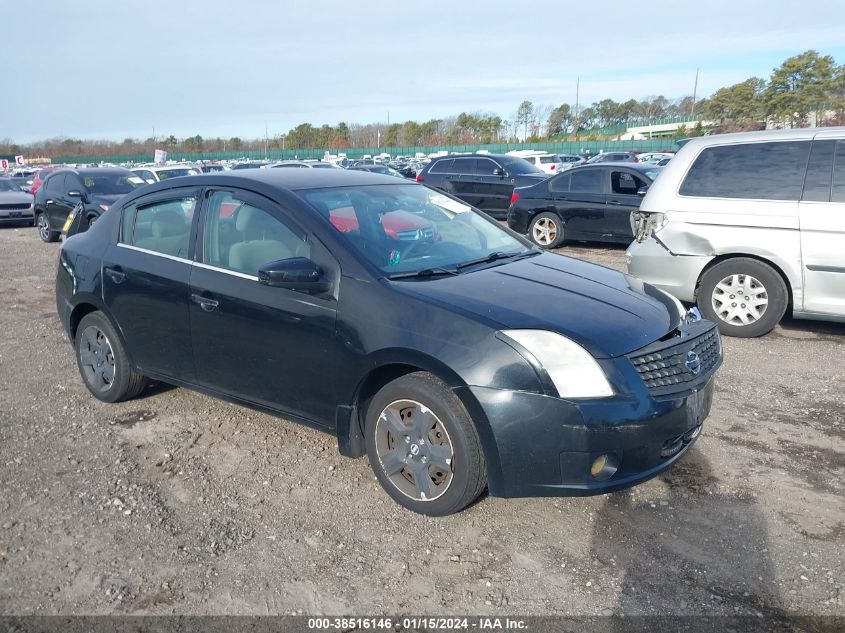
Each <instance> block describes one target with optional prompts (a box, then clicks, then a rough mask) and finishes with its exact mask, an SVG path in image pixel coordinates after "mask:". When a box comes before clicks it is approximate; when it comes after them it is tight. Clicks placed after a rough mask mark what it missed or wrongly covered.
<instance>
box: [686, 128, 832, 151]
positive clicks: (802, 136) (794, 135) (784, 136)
mask: <svg viewBox="0 0 845 633" xmlns="http://www.w3.org/2000/svg"><path fill="white" fill-rule="evenodd" d="M816 136H819V137H824V138H845V126H837V127H806V128H789V129H786V130H760V131H757V132H733V133H731V134H712V135H710V136H698V137H694V138H685V139H681V140H679V141H677V143H678V145H681V146H682V147H686V146H687V145H692V146H694V147H701V146H707V145H730V144H733V143H754V142H757V143H759V142H763V141H789V140H794V141H802V140H807V141H808V140H810V139H812V138H814V137H816Z"/></svg>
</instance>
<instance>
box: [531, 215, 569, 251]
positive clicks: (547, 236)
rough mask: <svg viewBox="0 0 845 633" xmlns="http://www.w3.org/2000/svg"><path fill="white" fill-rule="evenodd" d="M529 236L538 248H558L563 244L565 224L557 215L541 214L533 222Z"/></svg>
mask: <svg viewBox="0 0 845 633" xmlns="http://www.w3.org/2000/svg"><path fill="white" fill-rule="evenodd" d="M528 236H529V237H530V238H531V241H532V242H534V243H535V244H536V245H537V246H542V247H543V248H557V247H558V246H559V245H560V244H561V242H563V223H562V222H561V221H560V218H559V217H558V216H557V214H556V213H550V212H548V211H546V212H544V213H540V214H538V215H536V216H534V219H533V220H531V224H530V225H529V227H528Z"/></svg>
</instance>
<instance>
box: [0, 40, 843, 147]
mask: <svg viewBox="0 0 845 633" xmlns="http://www.w3.org/2000/svg"><path fill="white" fill-rule="evenodd" d="M689 115H699V116H700V117H702V118H704V119H705V120H707V121H708V122H710V123H711V124H712V127H711V130H710V131H712V132H717V133H718V132H730V131H741V130H753V129H761V128H763V127H765V126H766V123H767V122H768V123H769V124H770V125H771V126H774V127H802V126H807V125H812V124H815V125H843V124H845V65H837V63H836V61H835V60H834V58H833V57H831V56H830V55H820V54H819V53H818V52H817V51H813V50H808V51H805V52H804V53H801V54H800V55H795V56H793V57H790V58H788V59H787V60H785V61H784V62H783V64H781V65H780V66H779V67H778V68H775V69H774V70H773V71H772V74H771V76H770V77H769V78H768V79H763V78H760V77H749V78H748V79H746V80H745V81H742V82H740V83H737V84H734V85H732V86H726V87H724V88H720V89H719V90H717V91H716V92H714V93H713V94H712V95H711V96H709V97H707V98H703V99H698V100H695V99H694V98H693V96H690V95H688V96H684V97H680V98H676V99H668V98H666V97H665V96H663V95H656V96H649V97H645V98H642V99H639V100H638V99H628V100H626V101H621V102H618V101H614V100H613V99H602V100H600V101H597V102H594V103H592V104H590V105H581V104H575V105H573V104H569V103H562V104H560V105H557V106H555V105H544V104H535V103H533V102H532V101H529V100H525V101H522V102H521V103H520V104H519V106H518V107H517V109H516V111H514V112H513V113H512V114H511V115H510V116H508V117H505V118H503V117H501V116H499V115H497V114H495V113H489V112H474V113H469V112H461V113H460V114H458V115H456V116H450V117H444V118H440V119H431V120H429V121H425V122H417V121H405V122H403V123H396V122H394V123H389V124H387V123H382V122H374V123H367V124H360V123H346V122H340V123H338V124H337V125H336V126H332V125H328V124H323V125H321V126H319V127H318V126H315V125H313V124H311V123H300V124H299V125H297V126H295V127H293V128H292V129H290V130H289V131H288V132H287V133H284V134H274V135H273V136H272V137H271V138H267V139H241V138H239V137H231V138H225V139H224V138H219V137H217V138H203V137H202V136H200V135H199V134H197V135H195V136H189V137H187V138H182V139H179V138H176V137H175V136H173V135H170V136H167V137H165V138H152V137H150V138H146V139H133V138H126V139H123V141H121V142H115V141H107V140H82V139H75V138H55V139H49V140H44V141H38V142H35V143H30V144H27V145H19V144H16V143H14V142H13V141H12V140H11V139H4V140H0V154H10V155H13V154H26V155H29V156H102V155H134V154H152V152H153V150H154V149H157V148H159V149H166V150H169V151H170V152H171V153H173V154H179V153H182V154H194V153H199V152H238V151H256V150H261V149H264V147H265V146H266V147H268V148H271V149H341V148H355V147H377V146H378V147H382V148H390V147H412V146H432V145H477V144H488V143H515V142H521V141H527V142H540V141H544V140H550V139H555V140H568V139H575V138H592V139H594V140H601V139H612V138H613V136H614V134H616V133H617V131H616V130H614V129H613V128H615V127H616V128H618V127H621V126H625V125H627V124H629V123H631V122H632V121H638V120H643V121H648V120H654V119H659V118H664V117H678V116H689ZM696 133H703V129H702V126H701V125H700V124H699V125H698V126H696V127H695V128H694V129H686V128H684V129H682V130H680V132H679V135H687V134H696Z"/></svg>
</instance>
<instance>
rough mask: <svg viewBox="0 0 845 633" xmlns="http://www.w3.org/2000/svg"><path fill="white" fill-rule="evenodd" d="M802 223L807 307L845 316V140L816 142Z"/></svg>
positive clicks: (802, 205) (801, 209)
mask: <svg viewBox="0 0 845 633" xmlns="http://www.w3.org/2000/svg"><path fill="white" fill-rule="evenodd" d="M798 219H799V223H800V227H801V260H802V270H803V275H804V305H803V308H804V310H805V311H806V312H815V313H819V314H830V315H834V316H845V141H835V140H816V141H813V147H812V150H811V153H810V161H809V164H808V168H807V176H806V179H805V181H804V192H803V196H802V199H801V202H800V203H799V205H798Z"/></svg>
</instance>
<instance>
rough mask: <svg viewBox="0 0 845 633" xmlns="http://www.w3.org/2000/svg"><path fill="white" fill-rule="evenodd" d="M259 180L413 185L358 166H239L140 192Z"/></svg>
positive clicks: (318, 185) (289, 184)
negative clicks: (308, 167) (290, 167)
mask: <svg viewBox="0 0 845 633" xmlns="http://www.w3.org/2000/svg"><path fill="white" fill-rule="evenodd" d="M251 182H253V183H261V184H265V185H270V186H272V187H276V188H279V189H288V190H292V191H293V190H301V189H322V188H330V187H356V186H361V185H395V184H408V185H412V186H421V185H417V184H416V183H414V182H411V181H408V180H399V179H397V178H396V177H395V176H387V175H384V174H377V173H372V172H370V171H362V170H354V171H353V170H347V169H243V170H240V171H236V172H231V171H228V172H215V173H209V174H200V175H196V176H179V177H177V178H168V179H167V180H165V181H163V182H160V183H156V184H154V185H149V186H148V187H146V188H145V189H144V192H153V191H162V190H165V189H170V188H173V187H177V186H182V185H185V186H189V185H195V186H206V185H220V186H226V185H228V186H241V187H248V186H249V185H250V183H251Z"/></svg>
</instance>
